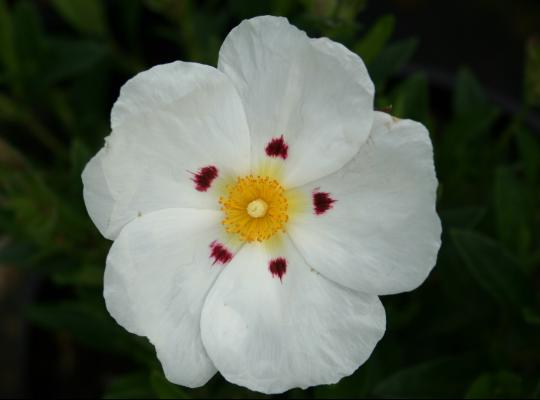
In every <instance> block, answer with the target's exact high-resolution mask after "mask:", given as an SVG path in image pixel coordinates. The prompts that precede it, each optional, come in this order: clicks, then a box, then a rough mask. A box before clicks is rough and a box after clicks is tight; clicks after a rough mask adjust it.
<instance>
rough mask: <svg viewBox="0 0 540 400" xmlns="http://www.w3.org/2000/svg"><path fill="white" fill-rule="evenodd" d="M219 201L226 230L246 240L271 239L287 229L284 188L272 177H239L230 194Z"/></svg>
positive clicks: (230, 188)
mask: <svg viewBox="0 0 540 400" xmlns="http://www.w3.org/2000/svg"><path fill="white" fill-rule="evenodd" d="M219 202H220V203H221V205H222V208H221V209H222V210H223V211H224V213H225V219H224V220H223V222H222V223H223V225H224V226H225V230H226V231H227V232H229V233H236V234H238V235H239V236H240V238H241V239H243V240H245V241H246V242H252V241H255V240H257V241H263V240H266V239H268V238H270V237H271V236H273V235H274V234H275V233H276V232H277V231H279V230H283V228H284V225H285V223H286V222H287V220H288V219H289V217H288V214H287V210H288V202H287V198H286V197H285V194H284V190H283V187H282V186H281V185H280V184H279V183H278V181H276V180H275V179H272V178H269V177H260V176H257V177H254V176H252V175H249V176H246V177H244V178H238V179H237V181H236V183H235V184H234V185H231V186H230V187H229V188H228V196H227V197H221V198H220V199H219Z"/></svg>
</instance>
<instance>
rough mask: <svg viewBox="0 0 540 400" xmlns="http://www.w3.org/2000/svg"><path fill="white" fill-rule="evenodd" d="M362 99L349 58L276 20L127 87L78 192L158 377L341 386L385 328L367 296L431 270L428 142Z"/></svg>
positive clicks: (108, 289)
mask: <svg viewBox="0 0 540 400" xmlns="http://www.w3.org/2000/svg"><path fill="white" fill-rule="evenodd" d="M373 94H374V87H373V83H372V82H371V80H370V78H369V76H368V73H367V70H366V67H365V66H364V64H363V62H362V60H361V59H360V58H359V57H358V56H357V55H355V54H353V53H352V52H350V51H349V50H347V49H346V48H345V47H344V46H342V45H340V44H338V43H335V42H332V41H331V40H329V39H326V38H321V39H310V38H308V37H307V36H306V34H305V33H304V32H302V31H300V30H298V29H296V28H295V27H294V26H291V25H290V24H289V23H288V22H287V20H286V19H284V18H276V17H258V18H254V19H251V20H247V21H244V22H242V23H241V24H240V25H239V26H238V27H236V28H235V29H233V30H232V32H231V33H230V34H229V35H228V37H227V38H226V39H225V42H224V43H223V46H222V48H221V51H220V54H219V65H218V68H217V69H215V68H212V67H209V66H206V65H201V64H195V63H186V62H174V63H171V64H166V65H159V66H156V67H154V68H151V69H150V70H148V71H145V72H142V73H140V74H138V75H137V76H136V77H134V78H133V79H131V80H130V81H129V82H127V83H126V84H125V85H124V87H122V90H121V92H120V96H119V98H118V100H117V102H116V103H115V105H114V107H113V110H112V116H111V125H112V133H111V135H110V136H109V137H108V138H107V139H106V144H105V146H104V148H103V149H101V150H100V151H99V152H98V153H97V155H96V156H95V157H94V158H93V159H92V160H91V161H90V162H89V163H88V165H87V166H86V169H85V170H84V172H83V182H84V199H85V202H86V206H87V208H88V212H89V214H90V217H91V218H92V220H93V221H94V223H95V224H96V226H97V227H98V229H99V230H100V232H101V233H102V234H103V235H104V236H105V237H107V238H109V239H112V240H114V244H113V246H112V248H111V250H110V253H109V255H108V257H107V266H106V271H105V278H104V280H105V281H104V287H105V289H104V296H105V300H106V304H107V308H108V310H109V312H110V313H111V315H112V316H113V317H114V318H115V319H116V321H118V323H119V324H121V325H122V326H123V327H125V328H126V329H127V330H128V331H130V332H133V333H135V334H138V335H143V336H146V337H148V338H149V340H150V341H151V342H152V343H153V344H154V346H155V347H156V350H157V356H158V357H159V360H160V361H161V363H162V365H163V368H164V371H165V374H166V376H167V378H168V379H169V380H170V381H172V382H174V383H177V384H181V385H184V386H189V387H196V386H200V385H203V384H205V383H206V382H207V381H208V380H209V379H210V378H211V377H212V376H213V375H214V374H215V373H216V372H217V371H219V372H220V373H221V374H222V375H223V376H224V377H225V378H226V379H227V380H228V381H230V382H233V383H236V384H239V385H242V386H246V387H247V388H249V389H252V390H257V391H260V392H264V393H279V392H283V391H285V390H288V389H290V388H293V387H301V388H306V387H308V386H312V385H318V384H329V383H334V382H337V381H339V380H340V379H341V378H342V377H344V376H347V375H350V374H351V373H353V372H354V371H355V370H356V369H357V368H358V367H359V366H360V365H361V364H362V363H364V362H365V361H366V360H367V359H368V357H369V356H370V354H371V352H372V351H373V349H374V347H375V345H376V343H377V342H378V341H379V339H381V337H382V336H383V333H384V331H385V313H384V308H383V306H382V304H381V302H380V300H379V298H378V295H385V294H392V293H398V292H403V291H408V290H412V289H414V288H416V287H417V286H418V285H420V284H421V283H422V282H423V281H424V280H425V279H426V277H427V275H428V274H429V272H430V270H431V269H432V268H433V266H434V264H435V261H436V255H437V251H438V249H439V246H440V233H441V225H440V221H439V218H438V217H437V214H436V211H435V191H436V187H437V180H436V176H435V171H434V166H433V152H432V146H431V141H430V138H429V134H428V132H427V130H426V129H425V128H424V126H422V125H421V124H419V123H417V122H414V121H408V120H398V119H395V118H393V117H391V116H389V115H387V114H384V113H381V112H376V111H374V110H373Z"/></svg>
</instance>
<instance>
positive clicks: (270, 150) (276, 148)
mask: <svg viewBox="0 0 540 400" xmlns="http://www.w3.org/2000/svg"><path fill="white" fill-rule="evenodd" d="M265 150H266V155H267V156H268V157H281V158H283V159H284V160H285V159H286V158H287V154H288V152H289V146H288V145H287V143H285V139H283V135H281V136H280V137H278V138H273V139H272V140H270V143H268V144H267V145H266V149H265Z"/></svg>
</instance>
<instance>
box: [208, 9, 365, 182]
mask: <svg viewBox="0 0 540 400" xmlns="http://www.w3.org/2000/svg"><path fill="white" fill-rule="evenodd" d="M218 68H219V69H220V70H222V71H223V72H225V73H226V74H227V75H228V76H229V77H230V78H231V79H232V81H233V82H234V84H235V86H236V88H237V89H238V92H239V93H240V96H241V98H242V101H243V103H244V108H245V110H246V115H247V119H248V124H249V128H250V134H251V141H252V161H253V163H254V167H255V168H256V167H257V165H258V163H261V162H263V160H265V159H267V158H268V156H267V155H266V153H265V148H266V146H267V144H268V143H269V142H270V140H271V139H272V138H276V137H280V136H281V135H283V136H284V138H285V141H286V143H287V144H288V146H289V149H288V157H287V159H286V161H285V168H286V171H287V175H286V177H285V180H284V184H285V185H286V186H288V187H294V186H297V185H300V184H303V183H306V182H309V181H310V180H314V179H317V178H320V177H322V176H324V175H327V174H329V173H332V172H334V171H336V170H337V169H339V168H341V167H342V166H343V165H344V164H345V163H346V162H347V161H349V160H350V159H351V158H352V157H353V156H354V154H355V153H356V152H357V151H358V148H359V147H360V145H361V144H362V143H363V142H364V141H365V140H366V138H367V137H368V135H369V130H370V127H371V124H372V121H373V93H374V87H373V83H372V82H371V80H370V78H369V76H368V73H367V70H366V67H365V65H364V63H363V62H362V60H361V59H360V58H359V57H358V56H357V55H356V54H354V53H352V52H350V51H349V50H347V49H346V48H345V47H344V46H342V45H341V44H338V43H335V42H332V41H331V40H329V39H326V38H322V39H310V38H308V37H307V36H306V34H305V33H304V32H303V31H300V30H298V29H297V28H295V27H294V26H292V25H290V24H289V23H288V21H287V20H286V19H285V18H278V17H269V16H264V17H257V18H253V19H250V20H246V21H243V22H242V23H241V24H240V25H239V26H238V27H236V28H235V29H233V30H232V31H231V33H230V34H229V35H228V36H227V38H226V39H225V41H224V43H223V46H222V47H221V50H220V53H219V64H218Z"/></svg>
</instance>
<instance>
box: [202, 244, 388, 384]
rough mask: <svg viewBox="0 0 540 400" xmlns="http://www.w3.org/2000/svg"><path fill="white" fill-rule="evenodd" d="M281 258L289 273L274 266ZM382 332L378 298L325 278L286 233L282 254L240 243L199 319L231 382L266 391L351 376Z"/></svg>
mask: <svg viewBox="0 0 540 400" xmlns="http://www.w3.org/2000/svg"><path fill="white" fill-rule="evenodd" d="M276 260H281V262H282V263H285V261H284V260H286V265H287V269H286V272H285V273H284V274H279V275H278V274H277V273H276V272H277V271H275V270H272V268H271V267H272V262H274V261H276ZM282 272H283V270H282ZM384 330H385V314H384V308H383V306H382V304H381V303H380V301H379V298H378V297H377V296H374V295H368V294H362V293H359V292H356V291H352V290H350V289H347V288H344V287H342V286H340V285H337V284H335V283H333V282H331V281H329V280H327V279H326V278H324V277H323V276H321V275H320V274H318V273H317V272H315V271H314V270H313V269H310V267H309V266H308V265H307V264H306V263H305V261H304V259H303V258H302V257H301V256H300V254H299V253H298V252H297V251H296V249H294V247H293V246H292V244H291V243H290V241H289V240H288V239H287V238H285V240H284V244H283V253H282V254H281V256H280V257H279V258H273V259H272V256H271V255H270V254H269V253H267V252H266V250H265V249H264V247H263V246H262V245H253V244H251V245H245V246H244V247H242V249H241V250H240V251H239V252H238V254H237V255H236V256H235V258H234V259H233V261H232V262H231V264H229V265H228V266H227V268H226V269H225V270H224V271H223V273H222V274H221V275H220V276H219V278H218V279H217V281H216V283H215V284H214V286H213V287H212V289H211V290H210V293H209V294H208V297H207V299H206V302H205V304H204V307H203V312H202V317H201V333H202V339H203V343H204V346H205V348H206V351H207V352H208V355H209V356H210V358H211V359H212V361H213V362H214V365H215V366H216V367H217V369H218V370H219V372H220V373H221V374H222V375H223V376H224V377H225V379H227V380H228V381H230V382H232V383H235V384H239V385H242V386H245V387H247V388H249V389H251V390H256V391H259V392H263V393H268V394H270V393H281V392H284V391H286V390H288V389H291V388H294V387H301V388H306V387H309V386H313V385H319V384H330V383H335V382H337V381H338V380H340V379H341V378H342V377H344V376H347V375H350V374H352V373H353V372H354V371H355V370H356V369H357V368H358V366H359V365H361V364H362V363H364V362H365V361H366V360H367V358H368V357H369V356H370V354H371V352H372V351H373V349H374V347H375V345H376V343H377V342H378V341H379V339H380V338H381V337H382V335H383V333H384Z"/></svg>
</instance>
